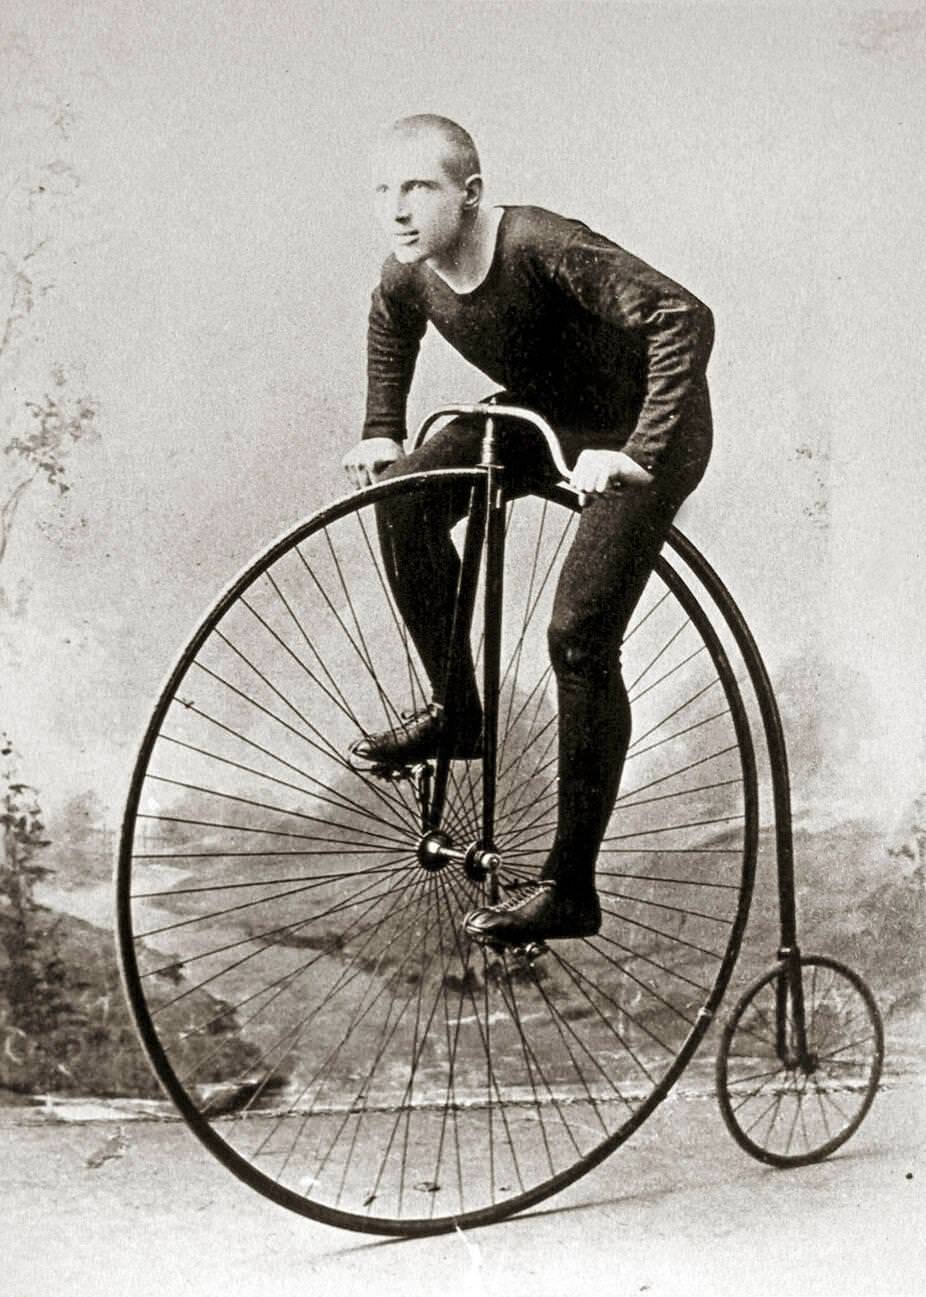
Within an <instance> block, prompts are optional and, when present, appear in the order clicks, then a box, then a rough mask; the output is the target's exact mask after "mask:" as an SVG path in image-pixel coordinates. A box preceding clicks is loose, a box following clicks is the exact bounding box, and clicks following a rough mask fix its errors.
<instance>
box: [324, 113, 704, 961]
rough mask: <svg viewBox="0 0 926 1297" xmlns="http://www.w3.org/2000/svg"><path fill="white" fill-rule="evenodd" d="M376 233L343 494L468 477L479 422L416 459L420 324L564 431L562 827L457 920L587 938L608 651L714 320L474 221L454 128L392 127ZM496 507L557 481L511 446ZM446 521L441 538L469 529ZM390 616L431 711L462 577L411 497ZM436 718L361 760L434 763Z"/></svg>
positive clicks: (569, 243) (523, 231)
mask: <svg viewBox="0 0 926 1297" xmlns="http://www.w3.org/2000/svg"><path fill="white" fill-rule="evenodd" d="M374 185H375V195H376V208H377V214H378V217H379V220H380V222H381V224H382V226H383V228H384V230H385V232H386V234H387V236H388V237H389V240H390V243H391V245H392V253H391V255H390V256H389V258H388V259H387V261H386V262H385V264H384V266H383V270H382V277H381V281H380V283H379V285H378V286H377V288H376V290H375V291H374V293H373V299H372V305H371V309H370V317H369V330H368V386H367V414H366V420H365V424H364V430H363V439H362V440H361V441H360V443H359V444H358V445H357V446H355V447H354V448H353V449H352V450H351V451H350V452H348V454H347V455H346V456H345V459H344V467H345V469H346V471H347V473H348V475H349V477H350V479H351V481H352V482H353V484H354V485H355V486H357V487H364V486H367V485H369V484H371V483H372V482H373V481H375V480H378V479H380V478H381V477H396V476H400V475H402V474H406V473H413V472H422V471H426V470H433V469H439V468H451V467H463V466H471V465H474V464H476V463H478V461H479V454H480V445H481V436H482V433H481V425H480V421H478V420H475V419H473V418H469V417H460V418H457V419H454V420H453V421H452V422H451V423H449V424H447V425H446V427H444V428H442V429H441V431H440V432H439V433H437V434H436V435H435V436H434V437H433V438H432V439H431V440H429V441H428V442H426V443H425V444H424V445H423V446H421V447H420V449H418V450H416V451H414V452H413V453H412V454H410V455H407V456H406V455H405V454H404V451H403V449H402V442H403V440H404V439H405V437H406V426H405V418H406V402H407V397H408V392H409V388H410V386H411V382H412V377H413V374H414V369H415V363H416V359H417V355H418V349H419V345H420V341H421V338H422V336H423V334H424V332H425V329H426V328H427V325H428V323H431V324H433V325H434V327H435V328H436V329H437V330H438V332H440V333H441V334H442V335H443V336H444V337H445V338H446V339H447V341H448V342H450V343H451V345H452V346H454V347H455V348H456V349H457V350H458V351H459V352H460V353H461V354H462V355H463V356H464V357H465V358H466V359H467V360H469V361H470V362H471V363H472V364H474V365H475V366H476V367H477V368H479V369H481V370H482V371H483V372H484V373H486V374H487V375H488V376H489V377H490V378H491V379H492V380H493V381H494V382H496V383H497V384H499V385H500V386H501V388H502V389H503V390H502V391H501V392H499V393H498V397H499V399H500V400H501V401H502V402H503V403H505V404H509V405H522V406H527V407H529V408H531V409H533V410H536V411H537V412H538V413H540V414H542V415H543V416H544V417H545V418H546V419H548V420H549V421H550V422H551V423H553V424H554V426H555V427H556V428H557V430H558V432H559V435H560V438H561V441H562V444H563V448H564V451H565V454H566V458H567V461H568V463H569V464H570V465H571V466H572V473H571V477H570V483H571V485H572V486H573V487H574V488H575V489H576V490H577V491H578V492H579V494H580V500H581V502H582V506H583V507H582V514H581V518H580V521H579V525H578V528H577V531H576V535H575V539H574V541H573V543H572V546H571V549H570V551H569V554H568V555H567V557H566V559H565V562H564V564H563V568H562V572H561V575H560V579H559V583H558V587H557V591H556V597H555V601H554V607H553V614H552V618H551V621H550V625H549V628H548V642H549V650H550V660H551V663H552V666H553V671H554V674H555V677H556V684H557V692H558V705H559V739H558V745H559V746H558V762H559V764H558V769H559V785H558V825H557V832H556V837H555V839H554V842H553V845H552V848H551V850H550V853H549V855H548V857H547V860H546V863H545V864H544V866H543V868H542V870H541V873H540V878H539V880H538V881H537V883H536V884H535V885H533V886H532V887H530V888H526V889H523V890H522V892H521V893H520V894H519V895H518V897H517V898H516V899H515V900H510V901H506V902H503V903H501V904H499V905H494V906H486V907H483V908H481V909H479V910H476V911H473V912H472V913H471V914H469V915H467V917H466V919H465V921H464V926H465V930H466V931H467V933H468V934H469V935H470V936H471V937H473V938H475V939H477V940H479V941H483V942H492V943H502V944H513V945H522V944H525V943H527V942H539V941H543V940H545V939H550V938H567V937H583V936H589V935H592V934H594V933H595V932H597V931H598V929H599V926H600V923H601V911H600V907H599V903H598V897H597V894H596V891H595V865H596V860H597V856H598V851H599V848H600V845H601V840H602V837H603V835H604V833H605V829H606V826H607V823H608V820H609V818H610V815H611V811H612V809H613V807H614V803H615V800H616V797H617V791H618V786H619V783H620V777H621V771H622V767H623V764H624V759H625V756H626V753H627V748H628V745H629V742H630V730H631V718H630V704H629V701H628V697H627V691H626V688H625V686H624V682H623V679H622V676H621V668H620V649H621V641H622V639H623V636H624V633H625V631H626V629H627V625H628V622H629V620H630V617H631V614H632V612H633V609H634V607H635V606H636V603H637V601H638V600H639V598H640V595H641V594H642V592H643V588H644V586H645V584H646V581H647V579H648V577H649V575H650V573H651V571H652V568H653V564H654V562H655V560H656V557H657V555H658V553H659V550H660V548H661V546H662V544H663V541H664V540H665V537H666V535H667V533H668V531H669V528H670V526H671V524H672V520H673V518H674V517H675V514H676V512H677V510H678V508H679V506H680V504H681V503H682V501H683V500H684V499H685V497H686V496H687V495H688V494H689V493H690V492H691V491H692V490H693V489H694V487H695V486H696V485H697V484H698V482H699V481H700V479H701V477H702V475H703V473H704V470H705V467H706V465H707V461H708V457H709V455H710V449H711V412H710V401H709V396H708V388H707V381H706V377H705V369H706V365H707V361H708V357H709V355H710V350H711V345H712V342H713V320H712V317H711V313H710V311H709V310H708V309H707V307H705V306H704V305H703V304H702V303H701V302H699V301H698V300H697V299H696V298H695V297H693V296H692V295H691V294H690V293H689V292H687V291H686V290H685V289H683V288H681V287H680V286H679V285H678V284H676V283H674V282H673V281H672V280H670V279H668V278H666V277H665V276H664V275H661V274H659V273H658V272H657V271H655V270H653V269H652V268H651V267H650V266H648V265H646V264H645V263H644V262H642V261H640V260H639V259H638V258H636V257H634V256H632V255H631V254H630V253H628V252H625V251H624V250H623V249H622V248H620V247H618V246H617V245H616V244H614V243H612V242H611V241H610V240H608V239H606V238H604V237H603V236H602V235H600V234H596V233H594V232H593V231H592V230H590V229H589V228H588V227H587V226H585V225H583V224H582V223H581V222H579V221H576V220H571V219H567V218H565V217H562V216H559V215H556V214H555V213H553V212H549V211H546V210H544V209H542V208H538V207H525V206H503V207H488V208H487V207H485V206H483V204H482V194H483V184H482V177H481V174H480V165H479V158H478V155H477V152H476V148H475V145H474V144H473V141H472V139H471V137H470V136H469V135H468V133H467V132H466V131H464V130H463V129H462V127H460V126H458V125H457V124H456V123H454V122H451V121H449V120H448V119H447V118H443V117H438V116H435V115H432V114H421V115H416V116H413V117H406V118H402V119H401V120H399V121H397V122H395V123H394V124H393V125H392V126H391V127H390V128H389V129H388V130H387V131H386V132H385V134H384V135H383V137H382V138H381V139H380V140H379V142H378V145H377V148H376V150H375V161H374ZM500 437H501V440H502V444H503V447H504V460H505V468H506V491H507V493H508V494H509V495H518V494H525V493H527V492H529V491H530V490H531V489H532V488H536V487H538V486H539V485H540V484H542V483H543V482H544V481H549V480H550V478H551V476H553V469H552V466H551V465H550V462H549V456H548V453H547V451H546V448H545V446H544V444H543V442H542V440H541V439H540V438H539V437H538V436H537V435H536V434H535V433H534V432H533V431H532V430H529V429H524V428H523V427H522V426H521V425H503V426H502V427H501V429H500ZM466 508H467V501H466V500H465V499H460V500H458V501H455V502H453V508H452V510H451V511H450V522H451V523H452V522H453V521H455V520H457V519H459V518H460V517H462V516H463V514H464V513H465V512H466ZM379 523H380V537H381V542H382V544H383V548H384V555H385V558H386V567H387V571H388V572H389V576H390V581H391V583H392V587H393V591H394V593H395V597H396V602H397V604H398V606H399V609H400V611H401V613H402V616H403V618H404V619H405V623H406V625H407V626H408V629H409V632H410V634H411V636H412V638H413V640H414V642H415V645H416V648H417V649H418V652H419V654H420V656H421V660H422V662H423V664H424V667H425V670H426V671H427V674H428V677H429V679H430V681H431V685H432V688H434V689H435V691H439V682H440V680H441V678H442V670H443V665H444V657H445V653H446V646H447V643H448V640H449V636H450V620H451V617H452V611H453V601H454V596H455V592H456V588H457V579H458V575H459V570H460V565H459V558H458V555H457V552H456V549H455V548H454V546H453V543H452V540H451V538H450V534H449V526H448V527H446V528H441V529H439V530H435V528H434V525H433V522H432V520H431V519H430V518H429V516H428V511H427V507H426V506H425V505H423V504H422V503H421V502H420V501H419V499H418V498H417V497H415V496H414V495H412V496H403V497H401V498H400V499H398V500H396V501H394V502H392V503H390V504H388V505H384V506H381V508H380V510H379ZM455 685H456V689H457V691H458V696H457V704H458V713H459V719H458V722H457V724H456V746H455V750H454V753H453V755H454V756H456V757H459V758H467V759H471V758H475V757H478V755H479V750H480V747H479V744H480V733H481V723H482V707H481V701H480V697H479V692H478V689H477V686H476V676H475V669H474V667H473V663H472V660H471V659H470V660H469V661H468V662H467V663H465V664H464V666H463V668H462V670H461V671H460V672H459V676H458V679H457V681H456V682H455ZM445 723H446V717H445V712H444V709H443V708H442V707H441V706H439V705H437V704H436V703H433V702H432V704H431V705H430V706H429V707H428V708H426V709H425V710H423V711H421V712H418V713H417V714H415V715H413V716H411V717H410V718H409V719H408V720H407V721H406V722H405V723H403V724H400V725H397V726H395V727H394V728H392V729H389V730H386V731H383V732H382V733H379V734H374V735H370V736H367V737H365V738H362V739H360V740H358V741H357V742H356V743H355V744H354V745H353V747H352V752H353V754H354V755H355V756H356V757H359V758H360V759H362V760H365V761H369V762H371V763H375V764H377V765H382V766H392V767H399V766H402V765H405V764H407V763H412V762H419V761H424V760H427V759H429V758H432V757H434V756H435V755H436V752H437V746H438V742H439V739H440V736H441V732H442V729H443V727H444V725H445Z"/></svg>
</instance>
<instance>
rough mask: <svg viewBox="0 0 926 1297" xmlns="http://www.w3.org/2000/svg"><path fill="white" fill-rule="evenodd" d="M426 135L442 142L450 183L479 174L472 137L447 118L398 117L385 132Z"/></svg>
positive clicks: (416, 115)
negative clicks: (430, 135)
mask: <svg viewBox="0 0 926 1297" xmlns="http://www.w3.org/2000/svg"><path fill="white" fill-rule="evenodd" d="M426 133H431V134H433V135H437V136H438V138H439V139H441V140H442V141H443V143H444V145H445V150H444V156H443V159H442V161H443V164H444V170H445V171H446V172H447V174H448V176H450V178H451V180H455V181H456V182H457V183H458V184H461V185H462V184H464V183H465V182H466V181H467V180H468V179H469V178H470V176H476V175H480V174H481V171H482V168H481V166H480V163H479V154H478V152H477V150H476V145H475V144H474V143H473V137H472V136H471V135H470V133H469V131H466V130H464V129H463V127H462V126H460V125H459V124H458V123H457V122H454V121H451V120H450V118H449V117H440V116H439V115H438V114H437V113H415V114H413V116H411V117H400V118H399V119H398V121H395V122H393V123H392V125H391V126H390V127H389V130H388V131H387V134H389V135H420V134H426Z"/></svg>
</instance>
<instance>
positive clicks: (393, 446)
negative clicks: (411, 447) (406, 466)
mask: <svg viewBox="0 0 926 1297" xmlns="http://www.w3.org/2000/svg"><path fill="white" fill-rule="evenodd" d="M404 457H405V451H404V450H403V449H402V447H401V446H400V445H399V443H398V442H397V441H393V440H392V438H391V437H367V438H366V439H365V440H364V441H360V442H358V443H357V445H356V446H354V447H353V448H352V449H351V450H349V451H348V452H347V454H346V455H345V456H344V458H343V460H342V461H341V464H342V466H343V468H344V472H345V473H346V474H347V476H348V477H349V478H350V482H351V486H355V487H356V488H357V490H358V491H359V490H361V489H362V488H363V487H365V486H372V485H373V483H374V482H375V481H376V479H377V478H378V477H379V475H380V474H381V473H382V472H383V471H384V470H385V469H387V468H388V467H389V465H390V464H394V463H395V461H396V460H397V459H403V458H404Z"/></svg>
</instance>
